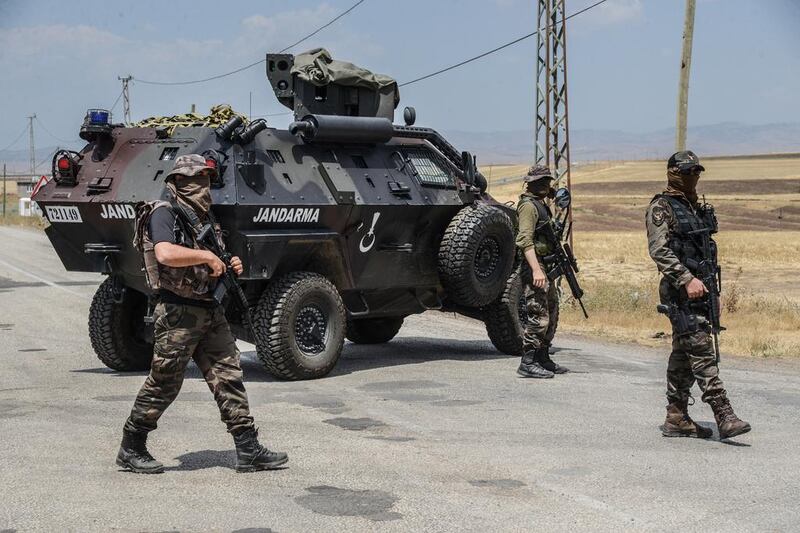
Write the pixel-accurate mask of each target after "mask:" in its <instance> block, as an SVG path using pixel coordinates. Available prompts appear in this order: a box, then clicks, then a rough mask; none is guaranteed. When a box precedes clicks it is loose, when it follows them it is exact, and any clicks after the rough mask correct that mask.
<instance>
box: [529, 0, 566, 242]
mask: <svg viewBox="0 0 800 533" xmlns="http://www.w3.org/2000/svg"><path fill="white" fill-rule="evenodd" d="M538 4H539V9H538V12H537V17H536V23H537V28H538V29H539V33H538V35H537V46H536V51H537V58H536V130H535V132H534V135H535V139H534V144H535V160H536V163H537V164H542V165H546V166H548V167H549V168H550V169H551V170H552V171H553V177H554V178H555V186H556V187H564V186H566V187H567V188H568V189H569V188H571V185H572V181H571V173H570V158H569V116H568V109H569V100H568V98H567V26H566V21H565V18H566V8H565V5H564V4H565V0H538ZM568 217H569V230H568V232H567V236H568V237H567V238H568V239H569V241H570V244H572V209H570V210H569V215H568Z"/></svg>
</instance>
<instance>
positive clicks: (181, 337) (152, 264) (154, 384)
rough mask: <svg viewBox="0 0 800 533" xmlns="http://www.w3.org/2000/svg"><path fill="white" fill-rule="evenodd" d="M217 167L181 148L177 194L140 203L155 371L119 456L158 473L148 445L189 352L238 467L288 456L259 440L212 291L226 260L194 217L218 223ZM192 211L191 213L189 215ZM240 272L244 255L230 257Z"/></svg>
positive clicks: (171, 180)
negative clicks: (200, 238)
mask: <svg viewBox="0 0 800 533" xmlns="http://www.w3.org/2000/svg"><path fill="white" fill-rule="evenodd" d="M215 172H216V170H215V169H214V168H213V167H210V166H208V165H207V163H206V160H205V158H204V157H203V156H200V155H197V154H191V155H184V156H180V157H179V158H178V159H177V160H176V162H175V168H174V170H173V171H172V172H171V173H170V174H169V176H167V181H166V186H167V189H168V190H169V192H170V194H171V200H172V201H171V202H153V203H150V204H143V206H141V207H140V208H139V212H138V213H137V220H136V235H135V237H134V245H135V246H136V247H137V248H138V249H139V250H141V251H142V252H143V255H144V264H145V269H146V271H147V279H148V283H149V285H150V287H151V288H152V289H153V290H157V294H158V304H157V305H156V307H155V311H154V313H153V318H154V319H155V331H154V338H155V349H154V353H153V361H152V365H151V368H150V375H149V376H148V377H147V380H146V381H145V383H144V385H143V386H142V389H141V390H140V391H139V395H138V396H137V398H136V401H135V403H134V405H133V409H132V410H131V414H130V417H129V418H128V420H127V421H126V422H125V426H124V428H123V437H122V445H121V446H120V449H119V454H118V455H117V464H118V465H119V466H121V467H123V468H126V469H129V470H132V471H133V472H139V473H147V474H153V473H160V472H163V471H164V465H162V464H161V463H160V462H158V461H156V460H155V459H153V457H152V456H151V455H150V453H149V452H148V451H147V446H146V442H147V434H148V433H149V432H150V431H153V430H154V429H156V425H157V422H158V419H159V418H160V417H161V415H162V414H163V413H164V411H165V410H166V409H167V407H169V405H170V404H171V403H172V401H173V400H174V399H175V398H176V397H177V396H178V392H179V391H180V389H181V385H182V384H183V375H184V371H185V370H186V365H187V364H188V363H189V360H190V359H194V361H195V363H196V364H197V367H198V368H199V369H200V371H201V372H202V373H203V377H204V378H205V380H206V383H208V387H209V388H210V389H211V392H212V393H213V395H214V398H215V399H216V401H217V404H218V406H219V411H220V415H221V417H222V421H223V422H225V424H226V425H227V427H228V431H229V432H230V433H231V434H232V435H233V440H234V443H235V445H236V470H237V471H240V472H252V471H256V470H268V469H271V468H276V467H278V466H280V465H282V464H284V463H286V462H287V461H288V458H287V456H286V454H285V453H280V452H271V451H269V450H268V449H267V448H265V447H263V446H261V444H259V442H258V438H257V437H258V433H257V430H256V429H255V427H254V425H253V417H252V416H250V407H249V405H248V401H247V393H246V392H245V388H244V384H243V383H242V369H241V366H240V364H239V350H238V349H237V348H236V342H235V340H234V338H233V335H232V334H231V331H230V328H229V326H228V322H227V320H226V319H225V313H224V310H223V308H222V307H221V306H220V305H219V304H217V302H216V301H215V300H214V299H213V297H212V293H213V290H214V287H215V285H216V282H217V279H218V278H219V276H220V275H221V274H222V273H223V272H224V271H225V269H226V268H228V265H226V264H225V263H224V262H222V261H221V260H220V259H219V258H218V257H217V256H216V255H214V254H213V253H211V252H210V251H208V250H206V249H204V248H203V247H202V246H200V245H199V244H198V243H197V239H196V235H195V231H194V229H193V225H192V224H191V217H194V220H198V219H199V220H201V221H203V222H205V221H210V222H212V223H213V217H212V215H211V213H210V207H211V183H210V179H211V177H212V176H214V175H215ZM188 211H191V212H192V213H193V215H191V217H190V216H189V215H186V213H187V212H188ZM229 267H230V268H232V269H233V270H234V272H235V273H236V274H237V275H238V274H240V273H241V272H242V262H241V261H240V260H239V258H238V257H234V258H232V259H231V261H230V265H229Z"/></svg>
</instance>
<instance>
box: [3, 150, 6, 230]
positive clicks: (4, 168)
mask: <svg viewBox="0 0 800 533" xmlns="http://www.w3.org/2000/svg"><path fill="white" fill-rule="evenodd" d="M3 218H6V164H5V163H3Z"/></svg>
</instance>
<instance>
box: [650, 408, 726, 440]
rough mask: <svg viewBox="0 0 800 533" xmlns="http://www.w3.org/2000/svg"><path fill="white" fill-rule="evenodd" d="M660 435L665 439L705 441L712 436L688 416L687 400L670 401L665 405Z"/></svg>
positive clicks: (711, 433)
mask: <svg viewBox="0 0 800 533" xmlns="http://www.w3.org/2000/svg"><path fill="white" fill-rule="evenodd" d="M661 434H662V435H664V436H665V437H695V438H698V439H707V438H709V437H711V435H713V434H714V432H713V431H711V430H710V429H708V428H704V427H703V426H700V425H698V424H697V422H695V421H694V420H692V418H691V417H690V416H689V402H688V399H684V400H680V401H675V400H673V401H671V402H670V403H669V405H667V419H666V420H664V425H663V426H661Z"/></svg>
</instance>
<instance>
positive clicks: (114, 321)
mask: <svg viewBox="0 0 800 533" xmlns="http://www.w3.org/2000/svg"><path fill="white" fill-rule="evenodd" d="M114 284H115V281H114V278H113V277H108V278H107V279H106V280H105V281H103V283H101V284H100V286H99V287H98V288H97V292H95V293H94V298H92V305H91V307H89V340H91V342H92V348H93V349H94V353H95V354H97V358H98V359H100V361H101V362H102V363H103V364H104V365H106V366H107V367H108V368H111V369H114V370H120V371H134V370H147V369H149V368H150V363H151V362H152V360H153V344H152V343H150V342H147V341H146V340H145V337H144V315H145V313H146V312H147V296H145V295H144V294H142V293H140V292H139V291H136V290H133V289H130V288H127V287H119V288H118V290H117V291H116V292H119V293H120V294H121V299H120V300H118V299H117V298H116V297H115V294H114V293H115V288H114ZM120 291H121V292H120Z"/></svg>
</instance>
